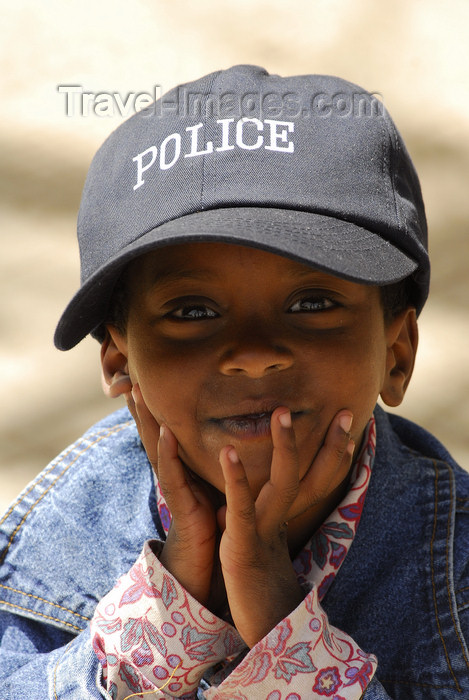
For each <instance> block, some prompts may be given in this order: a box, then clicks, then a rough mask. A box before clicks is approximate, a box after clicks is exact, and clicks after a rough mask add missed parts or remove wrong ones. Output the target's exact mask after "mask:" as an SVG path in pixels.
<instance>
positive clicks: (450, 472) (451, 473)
mask: <svg viewBox="0 0 469 700" xmlns="http://www.w3.org/2000/svg"><path fill="white" fill-rule="evenodd" d="M445 464H446V467H447V469H448V474H449V478H450V483H451V498H452V500H453V501H454V492H455V485H454V474H453V471H452V469H451V468H450V466H449V464H448V463H447V462H445ZM450 534H451V509H450V511H449V513H448V524H447V529H446V591H447V594H448V602H449V606H450V610H451V619H452V621H453V626H454V631H455V632H456V636H457V638H458V641H459V644H460V646H461V653H462V656H463V659H464V661H465V662H466V666H467V668H469V659H468V658H467V655H466V651H465V649H464V643H463V640H462V639H461V635H460V633H459V629H458V625H457V624H456V619H455V616H454V607H453V605H452V604H451V603H452V601H451V598H452V596H451V589H450V572H449V547H450V542H449V540H450Z"/></svg>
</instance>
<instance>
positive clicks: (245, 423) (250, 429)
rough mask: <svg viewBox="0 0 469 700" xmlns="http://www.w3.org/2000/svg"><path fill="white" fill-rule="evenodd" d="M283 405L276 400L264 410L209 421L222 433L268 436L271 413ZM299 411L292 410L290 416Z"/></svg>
mask: <svg viewBox="0 0 469 700" xmlns="http://www.w3.org/2000/svg"><path fill="white" fill-rule="evenodd" d="M285 405H286V404H285V403H278V402H276V404H275V406H274V407H272V408H269V409H266V410H258V411H250V412H249V413H248V412H246V413H240V414H238V415H230V416H225V417H223V418H212V419H211V421H210V422H211V423H213V424H215V425H216V426H217V428H219V429H220V430H222V431H223V432H224V433H227V434H229V435H231V436H233V437H238V438H244V439H246V438H262V437H270V435H271V430H270V421H271V418H272V413H273V412H274V410H275V408H277V407H278V406H285ZM301 413H302V411H292V418H293V419H295V418H297V417H298V416H299V415H300V414H301Z"/></svg>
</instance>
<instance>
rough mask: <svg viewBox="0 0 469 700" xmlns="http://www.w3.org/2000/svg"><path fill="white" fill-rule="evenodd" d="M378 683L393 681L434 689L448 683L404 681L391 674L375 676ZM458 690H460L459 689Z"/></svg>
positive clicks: (399, 683)
mask: <svg viewBox="0 0 469 700" xmlns="http://www.w3.org/2000/svg"><path fill="white" fill-rule="evenodd" d="M377 678H378V680H379V681H380V683H394V684H396V685H415V686H418V687H419V688H435V690H443V689H447V688H448V685H434V684H433V683H419V682H418V681H406V680H404V679H402V678H394V677H393V676H379V675H378V676H377ZM458 692H461V691H460V690H459V691H458Z"/></svg>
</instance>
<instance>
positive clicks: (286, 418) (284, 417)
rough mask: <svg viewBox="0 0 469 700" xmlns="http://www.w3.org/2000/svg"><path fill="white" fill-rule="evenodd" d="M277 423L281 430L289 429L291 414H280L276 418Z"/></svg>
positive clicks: (286, 412)
mask: <svg viewBox="0 0 469 700" xmlns="http://www.w3.org/2000/svg"><path fill="white" fill-rule="evenodd" d="M278 422H279V423H280V425H281V426H282V427H283V428H291V413H290V411H285V413H280V415H279V417H278Z"/></svg>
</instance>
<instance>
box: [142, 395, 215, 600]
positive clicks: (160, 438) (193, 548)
mask: <svg viewBox="0 0 469 700" xmlns="http://www.w3.org/2000/svg"><path fill="white" fill-rule="evenodd" d="M132 397H133V401H132V403H133V406H132V415H133V416H134V418H135V421H136V423H137V428H138V431H139V434H140V438H141V440H142V443H143V446H144V448H145V451H146V453H147V456H148V459H149V461H150V464H151V465H152V467H153V469H154V471H155V473H156V475H157V477H158V481H159V484H160V487H161V490H162V492H163V495H164V497H165V499H166V503H167V505H168V508H169V510H170V512H171V516H172V520H171V526H170V528H169V532H168V537H167V539H166V542H165V544H164V546H163V550H162V552H161V555H160V561H161V563H162V564H163V566H164V567H165V568H166V569H167V570H168V571H169V572H170V573H171V574H172V575H173V576H174V577H175V578H176V579H177V580H178V581H179V583H180V584H181V585H182V586H184V588H185V589H186V590H187V591H188V592H189V593H190V594H191V595H192V596H193V597H194V598H195V599H196V600H198V601H199V602H200V603H202V605H207V603H208V600H209V597H210V593H211V581H212V573H213V561H214V554H215V545H216V540H217V522H216V515H215V508H214V505H213V499H212V498H210V493H209V489H210V487H209V486H208V485H206V484H205V483H204V482H201V481H199V480H197V479H196V477H195V476H194V475H193V474H192V473H191V472H190V471H189V470H188V469H187V468H186V467H185V466H184V465H183V463H182V462H181V460H180V459H179V457H178V443H177V440H176V438H175V437H174V435H173V433H172V432H171V430H170V429H169V428H168V427H167V426H159V425H158V423H157V421H156V420H155V418H154V417H153V415H152V414H151V412H150V410H149V409H148V407H147V406H146V404H145V401H144V399H143V396H142V393H141V391H140V387H139V386H138V384H135V385H134V386H133V388H132ZM129 400H130V399H129Z"/></svg>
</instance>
